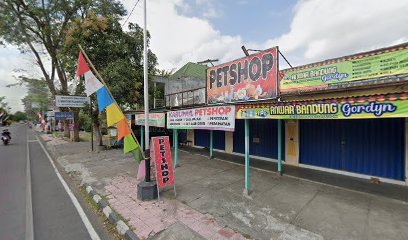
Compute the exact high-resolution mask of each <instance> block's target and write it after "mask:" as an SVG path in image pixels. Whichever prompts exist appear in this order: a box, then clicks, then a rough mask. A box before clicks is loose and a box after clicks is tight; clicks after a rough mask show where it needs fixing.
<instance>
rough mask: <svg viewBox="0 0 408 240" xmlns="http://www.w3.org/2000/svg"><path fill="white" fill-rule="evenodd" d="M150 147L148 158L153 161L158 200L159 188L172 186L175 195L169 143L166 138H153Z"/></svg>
mask: <svg viewBox="0 0 408 240" xmlns="http://www.w3.org/2000/svg"><path fill="white" fill-rule="evenodd" d="M151 145H152V146H150V149H151V150H150V156H151V157H152V158H153V159H154V163H155V164H154V165H155V172H156V181H157V193H158V194H159V199H160V193H159V192H160V191H159V190H160V188H163V187H166V186H170V185H173V186H174V194H175V195H176V185H175V182H174V172H173V162H172V160H171V151H170V141H169V137H168V136H162V137H153V138H152V141H151Z"/></svg>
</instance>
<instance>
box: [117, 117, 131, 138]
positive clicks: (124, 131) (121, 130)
mask: <svg viewBox="0 0 408 240" xmlns="http://www.w3.org/2000/svg"><path fill="white" fill-rule="evenodd" d="M117 129H118V141H119V140H120V139H122V138H123V137H125V136H127V135H129V134H130V129H129V126H128V124H127V123H126V119H125V118H124V119H122V120H120V121H119V122H118V125H117Z"/></svg>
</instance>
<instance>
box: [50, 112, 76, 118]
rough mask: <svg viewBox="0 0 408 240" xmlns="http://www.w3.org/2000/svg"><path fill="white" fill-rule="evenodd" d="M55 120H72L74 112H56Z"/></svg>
mask: <svg viewBox="0 0 408 240" xmlns="http://www.w3.org/2000/svg"><path fill="white" fill-rule="evenodd" d="M54 116H55V120H72V119H74V113H73V112H55V113H54Z"/></svg>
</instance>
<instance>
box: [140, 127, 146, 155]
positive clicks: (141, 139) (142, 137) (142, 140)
mask: <svg viewBox="0 0 408 240" xmlns="http://www.w3.org/2000/svg"><path fill="white" fill-rule="evenodd" d="M144 143H145V139H144V129H143V126H140V145H141V146H140V147H142V150H143V151H144V150H145V147H144Z"/></svg>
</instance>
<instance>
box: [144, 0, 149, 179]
mask: <svg viewBox="0 0 408 240" xmlns="http://www.w3.org/2000/svg"><path fill="white" fill-rule="evenodd" d="M143 2H144V4H143V9H144V10H143V11H144V27H143V75H144V78H143V83H144V89H143V90H144V113H145V126H144V130H145V136H144V137H145V164H146V175H145V182H150V137H149V86H148V84H149V81H148V66H147V63H148V56H147V24H146V23H147V17H146V0H144V1H143Z"/></svg>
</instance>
